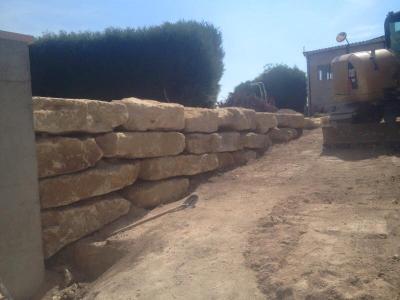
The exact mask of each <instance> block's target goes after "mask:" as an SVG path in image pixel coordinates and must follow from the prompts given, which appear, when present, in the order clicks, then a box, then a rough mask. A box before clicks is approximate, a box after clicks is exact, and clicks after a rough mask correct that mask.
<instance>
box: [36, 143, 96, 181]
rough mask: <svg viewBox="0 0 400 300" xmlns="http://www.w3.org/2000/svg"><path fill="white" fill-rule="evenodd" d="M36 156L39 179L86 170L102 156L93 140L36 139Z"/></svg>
mask: <svg viewBox="0 0 400 300" xmlns="http://www.w3.org/2000/svg"><path fill="white" fill-rule="evenodd" d="M36 154H37V162H38V173H39V177H49V176H54V175H61V174H67V173H72V172H77V171H80V170H84V169H87V168H89V167H91V166H93V165H94V164H95V163H96V162H97V161H99V160H100V159H101V157H102V155H103V153H102V151H101V149H100V148H99V147H98V146H97V144H96V142H95V140H94V139H93V138H87V139H78V138H68V137H49V138H38V139H37V140H36Z"/></svg>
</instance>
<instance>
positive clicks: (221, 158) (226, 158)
mask: <svg viewBox="0 0 400 300" xmlns="http://www.w3.org/2000/svg"><path fill="white" fill-rule="evenodd" d="M217 157H218V169H226V168H230V167H233V166H235V164H236V162H235V159H234V157H233V155H232V152H220V153H217Z"/></svg>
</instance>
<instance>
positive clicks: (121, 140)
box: [96, 132, 185, 158]
mask: <svg viewBox="0 0 400 300" xmlns="http://www.w3.org/2000/svg"><path fill="white" fill-rule="evenodd" d="M96 142H97V143H98V144H99V146H100V148H101V149H102V150H103V152H104V156H106V157H122V158H145V157H159V156H168V155H176V154H179V153H181V152H182V151H183V150H184V149H185V136H184V135H183V134H182V133H179V132H111V133H106V134H104V135H101V136H98V137H96Z"/></svg>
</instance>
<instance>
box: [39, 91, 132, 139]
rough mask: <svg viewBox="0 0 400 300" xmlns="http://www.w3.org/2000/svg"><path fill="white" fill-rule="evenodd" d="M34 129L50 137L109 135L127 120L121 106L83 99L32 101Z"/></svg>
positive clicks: (41, 98)
mask: <svg viewBox="0 0 400 300" xmlns="http://www.w3.org/2000/svg"><path fill="white" fill-rule="evenodd" d="M33 117H34V128H35V131H37V132H46V133H52V134H58V133H69V132H90V133H99V132H109V131H112V130H113V128H114V127H117V126H119V125H121V124H123V123H125V122H126V121H127V120H128V111H127V109H126V107H125V105H123V104H122V103H117V102H115V103H109V102H102V101H95V100H83V99H60V98H44V97H34V98H33Z"/></svg>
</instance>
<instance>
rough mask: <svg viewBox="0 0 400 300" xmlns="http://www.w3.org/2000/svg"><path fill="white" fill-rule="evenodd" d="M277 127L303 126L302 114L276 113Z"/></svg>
mask: <svg viewBox="0 0 400 300" xmlns="http://www.w3.org/2000/svg"><path fill="white" fill-rule="evenodd" d="M276 118H277V120H278V127H284V128H303V127H304V116H303V115H302V114H299V113H277V114H276Z"/></svg>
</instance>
